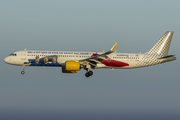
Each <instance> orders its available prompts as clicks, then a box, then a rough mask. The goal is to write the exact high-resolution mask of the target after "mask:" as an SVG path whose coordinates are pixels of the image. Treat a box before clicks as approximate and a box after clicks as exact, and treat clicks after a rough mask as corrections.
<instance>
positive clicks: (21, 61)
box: [4, 50, 144, 68]
mask: <svg viewBox="0 0 180 120" xmlns="http://www.w3.org/2000/svg"><path fill="white" fill-rule="evenodd" d="M93 54H102V52H98V53H97V52H76V51H39V50H23V51H17V52H14V53H12V54H10V56H8V57H6V58H5V59H4V61H5V62H6V63H8V64H12V65H20V66H23V65H25V66H30V63H29V59H35V57H36V56H38V57H39V58H40V59H41V58H44V57H46V56H57V62H58V63H59V64H62V63H65V61H69V60H72V61H79V60H82V59H86V58H90V57H91V56H92V55H93ZM107 56H108V57H109V58H110V59H111V60H115V61H120V62H124V63H128V64H129V66H123V67H113V66H107V65H104V64H102V63H98V64H97V67H96V68H136V65H137V64H138V63H139V62H140V61H141V59H142V57H143V56H144V54H133V53H111V54H110V55H107Z"/></svg>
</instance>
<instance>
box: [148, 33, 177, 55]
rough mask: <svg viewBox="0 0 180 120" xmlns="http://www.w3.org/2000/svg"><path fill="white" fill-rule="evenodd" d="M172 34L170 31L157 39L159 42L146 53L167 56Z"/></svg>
mask: <svg viewBox="0 0 180 120" xmlns="http://www.w3.org/2000/svg"><path fill="white" fill-rule="evenodd" d="M173 33H174V32H170V31H167V32H165V34H164V35H163V36H162V37H161V38H160V39H159V41H158V42H157V43H156V44H155V45H154V46H153V47H152V48H151V50H150V51H149V52H148V53H150V54H160V55H162V56H166V55H168V52H169V48H170V45H171V40H172V37H173Z"/></svg>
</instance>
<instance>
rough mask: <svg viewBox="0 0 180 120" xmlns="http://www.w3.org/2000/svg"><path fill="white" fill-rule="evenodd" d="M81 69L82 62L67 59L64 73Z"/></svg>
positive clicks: (63, 69) (63, 68) (63, 67)
mask: <svg viewBox="0 0 180 120" xmlns="http://www.w3.org/2000/svg"><path fill="white" fill-rule="evenodd" d="M79 70H80V62H76V61H66V62H65V64H64V66H62V72H63V73H76V71H79Z"/></svg>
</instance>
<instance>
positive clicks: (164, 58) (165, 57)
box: [158, 55, 174, 59]
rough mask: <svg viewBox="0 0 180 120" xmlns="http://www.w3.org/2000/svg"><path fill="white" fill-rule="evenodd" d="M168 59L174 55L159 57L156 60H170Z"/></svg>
mask: <svg viewBox="0 0 180 120" xmlns="http://www.w3.org/2000/svg"><path fill="white" fill-rule="evenodd" d="M170 57H174V55H167V56H164V57H161V58H158V59H166V58H170Z"/></svg>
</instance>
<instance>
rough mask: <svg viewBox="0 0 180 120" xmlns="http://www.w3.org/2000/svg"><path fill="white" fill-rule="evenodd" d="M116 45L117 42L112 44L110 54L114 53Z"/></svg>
mask: <svg viewBox="0 0 180 120" xmlns="http://www.w3.org/2000/svg"><path fill="white" fill-rule="evenodd" d="M117 44H118V42H116V43H115V44H114V46H113V47H112V48H111V51H112V52H113V51H115V49H116V46H117Z"/></svg>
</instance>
